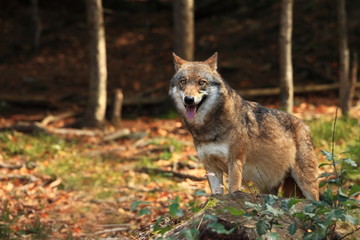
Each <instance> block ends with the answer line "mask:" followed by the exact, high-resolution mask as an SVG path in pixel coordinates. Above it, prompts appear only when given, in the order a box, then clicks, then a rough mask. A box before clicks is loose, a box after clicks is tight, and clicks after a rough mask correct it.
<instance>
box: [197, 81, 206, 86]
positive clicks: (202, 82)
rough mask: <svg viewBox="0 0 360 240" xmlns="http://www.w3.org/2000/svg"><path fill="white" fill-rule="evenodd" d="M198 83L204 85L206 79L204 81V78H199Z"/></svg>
mask: <svg viewBox="0 0 360 240" xmlns="http://www.w3.org/2000/svg"><path fill="white" fill-rule="evenodd" d="M198 84H199V85H200V86H204V85H205V84H206V81H205V80H199V81H198Z"/></svg>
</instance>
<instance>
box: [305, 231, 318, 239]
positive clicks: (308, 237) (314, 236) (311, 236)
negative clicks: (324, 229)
mask: <svg viewBox="0 0 360 240" xmlns="http://www.w3.org/2000/svg"><path fill="white" fill-rule="evenodd" d="M321 239H322V237H321V235H320V234H319V233H317V232H312V233H309V234H306V235H305V236H304V237H303V238H302V240H321Z"/></svg>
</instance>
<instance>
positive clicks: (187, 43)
mask: <svg viewBox="0 0 360 240" xmlns="http://www.w3.org/2000/svg"><path fill="white" fill-rule="evenodd" d="M173 7H174V29H175V35H174V36H175V46H174V51H175V53H176V54H177V55H178V56H180V57H182V58H184V59H186V60H188V61H191V60H193V58H194V0H174V6H173Z"/></svg>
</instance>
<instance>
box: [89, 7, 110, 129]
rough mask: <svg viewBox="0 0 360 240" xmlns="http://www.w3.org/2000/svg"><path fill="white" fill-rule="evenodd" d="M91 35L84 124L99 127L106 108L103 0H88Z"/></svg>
mask: <svg viewBox="0 0 360 240" xmlns="http://www.w3.org/2000/svg"><path fill="white" fill-rule="evenodd" d="M86 8H87V21H88V25H89V36H90V39H89V41H90V85H89V86H90V88H89V100H88V104H87V109H86V113H85V118H84V122H83V125H84V126H88V127H99V126H100V125H101V124H102V123H103V121H104V119H105V110H106V81H107V69H106V46H105V27H104V18H103V8H102V3H101V0H86Z"/></svg>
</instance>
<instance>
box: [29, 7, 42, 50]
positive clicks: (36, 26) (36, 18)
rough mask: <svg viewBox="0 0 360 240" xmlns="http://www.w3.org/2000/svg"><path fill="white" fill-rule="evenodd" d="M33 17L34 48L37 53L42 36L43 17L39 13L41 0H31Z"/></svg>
mask: <svg viewBox="0 0 360 240" xmlns="http://www.w3.org/2000/svg"><path fill="white" fill-rule="evenodd" d="M31 18H32V28H33V34H34V36H33V49H34V52H35V53H37V52H38V51H39V48H40V37H41V30H42V29H41V28H42V27H41V19H40V14H39V1H38V0H31Z"/></svg>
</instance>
